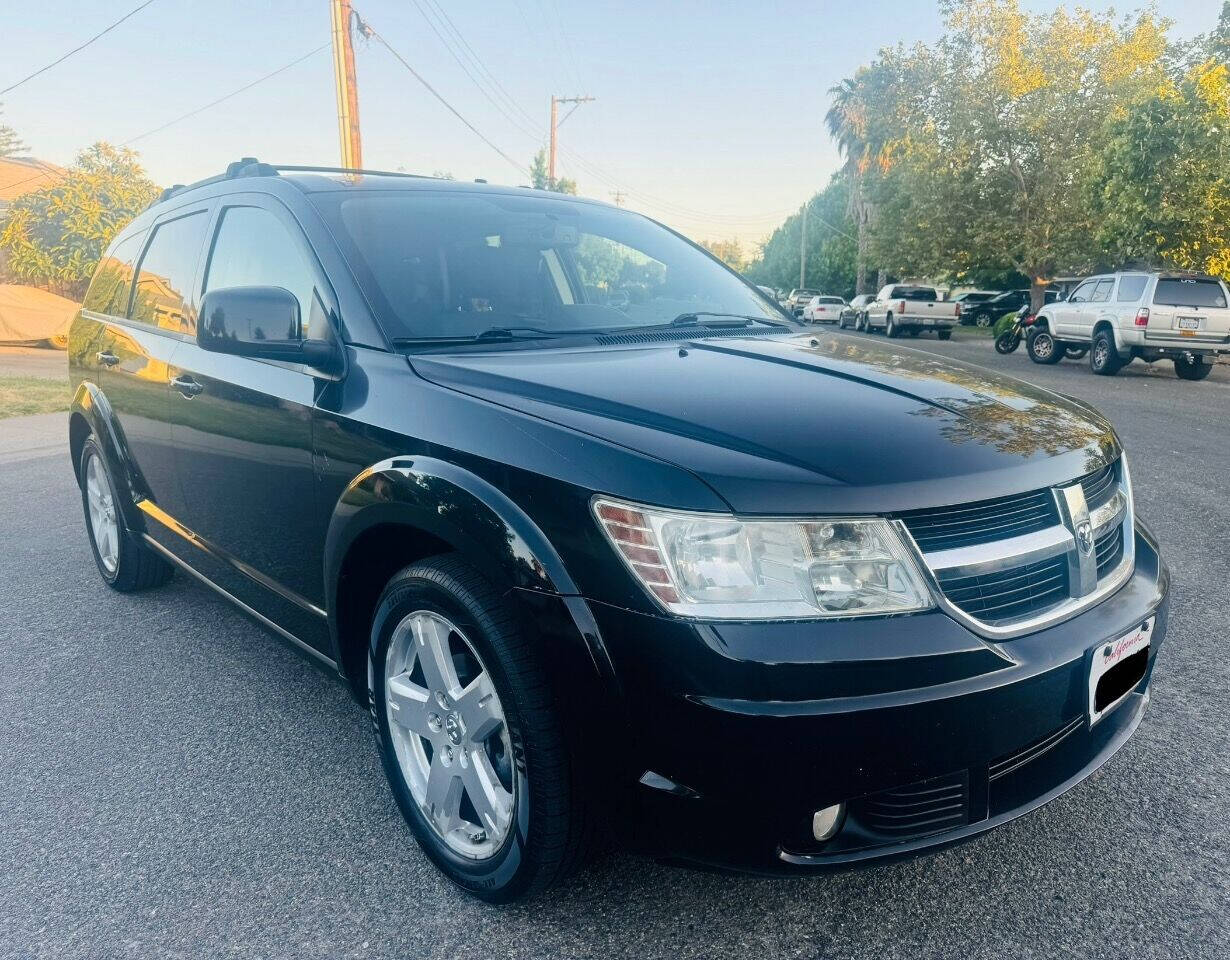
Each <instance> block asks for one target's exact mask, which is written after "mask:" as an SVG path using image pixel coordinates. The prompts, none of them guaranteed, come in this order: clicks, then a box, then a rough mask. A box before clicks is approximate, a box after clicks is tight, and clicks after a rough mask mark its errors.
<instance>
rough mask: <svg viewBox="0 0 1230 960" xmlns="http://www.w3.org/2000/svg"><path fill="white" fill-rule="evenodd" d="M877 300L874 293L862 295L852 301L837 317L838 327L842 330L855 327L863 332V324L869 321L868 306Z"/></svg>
mask: <svg viewBox="0 0 1230 960" xmlns="http://www.w3.org/2000/svg"><path fill="white" fill-rule="evenodd" d="M873 300H875V294H874V293H860V294H859V295H858V296H857V297H855V298H854V299H853V300H851V301H850V302H849V303H848V304H846V307H845V309H844V310H842V311H841V313H840V314H839V315H838V317H837V326H839V327H840V328H841V329H842V330H845V329H846V328H847V327H855V328H856V329H859V330H861V329H862V328H863V322H864V321H865V320H866V319H867V317H866V313H867V304H869V303H871V302H872V301H873Z"/></svg>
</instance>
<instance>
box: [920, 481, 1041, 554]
mask: <svg viewBox="0 0 1230 960" xmlns="http://www.w3.org/2000/svg"><path fill="white" fill-rule="evenodd" d="M901 520H902V522H904V523H905V525H906V527H907V528H908V529H909V531H910V535H911V536H912V537H913V538H914V542H915V543H917V544H918V547H919V549H920V550H922V551H923V552H928V551H931V550H951V549H953V548H954V547H968V546H972V545H974V544H978V543H990V542H992V541H994V540H1004V539H1006V538H1008V537H1015V536H1019V535H1021V534H1023V533H1032V532H1033V531H1035V530H1045V529H1046V528H1047V527H1053V526H1054V525H1055V524H1057V523H1058V522H1059V511H1058V509H1057V507H1056V506H1055V498H1054V497H1053V496H1052V495H1051V492H1050V491H1049V490H1037V491H1035V492H1033V493H1027V494H1024V495H1023V496H1018V497H999V498H997V499H995V500H983V501H981V502H979V503H970V504H964V505H962V506H956V507H942V508H940V509H937V510H915V511H912V512H910V513H905V514H902V515H901Z"/></svg>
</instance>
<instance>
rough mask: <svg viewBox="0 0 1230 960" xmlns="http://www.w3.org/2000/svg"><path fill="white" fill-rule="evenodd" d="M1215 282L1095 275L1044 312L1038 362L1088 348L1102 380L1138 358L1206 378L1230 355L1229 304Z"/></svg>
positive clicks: (1036, 339) (1035, 342)
mask: <svg viewBox="0 0 1230 960" xmlns="http://www.w3.org/2000/svg"><path fill="white" fill-rule="evenodd" d="M1228 302H1230V297H1228V296H1227V292H1226V285H1225V284H1224V283H1223V282H1222V281H1221V280H1219V279H1217V278H1216V277H1208V276H1201V275H1196V274H1180V273H1145V272H1139V271H1125V272H1122V273H1108V274H1101V275H1099V276H1096V277H1090V278H1089V279H1087V280H1084V281H1082V282H1081V283H1080V285H1079V286H1077V287H1076V288H1075V289H1074V290H1073V291H1072V293H1071V295H1070V296H1069V297H1068V298H1067V299H1066V300H1060V301H1057V302H1055V303H1049V304H1047V305H1046V306H1045V307H1043V308H1042V309H1041V310H1039V311H1038V318H1037V320H1035V322H1034V325H1033V330H1032V332H1031V333H1030V336H1029V340H1028V343H1027V348H1028V350H1029V356H1030V358H1031V359H1032V360H1033V361H1034V362H1035V363H1058V362H1059V361H1060V360H1062V359H1063V357H1064V355H1065V354H1066V353H1067V352H1068V350H1069V348H1071V349H1072V350H1073V351H1074V352H1075V351H1076V350H1078V349H1080V348H1082V347H1084V348H1087V349H1088V350H1089V368H1090V369H1091V370H1092V371H1093V372H1094V373H1098V374H1102V375H1103V376H1110V375H1111V374H1114V373H1116V372H1118V370H1119V368H1120V367H1122V366H1123V365H1124V364H1127V363H1131V362H1132V360H1133V359H1135V358H1137V357H1139V358H1140V359H1142V360H1145V361H1146V362H1149V363H1152V362H1153V361H1154V360H1160V359H1163V358H1166V359H1170V360H1173V361H1174V369H1175V373H1176V374H1178V375H1179V377H1181V378H1182V379H1184V380H1203V379H1204V378H1205V377H1207V376H1208V375H1209V374H1210V373H1211V372H1212V370H1213V361H1214V359H1215V357H1216V356H1217V355H1218V354H1230V307H1228V306H1227V303H1228Z"/></svg>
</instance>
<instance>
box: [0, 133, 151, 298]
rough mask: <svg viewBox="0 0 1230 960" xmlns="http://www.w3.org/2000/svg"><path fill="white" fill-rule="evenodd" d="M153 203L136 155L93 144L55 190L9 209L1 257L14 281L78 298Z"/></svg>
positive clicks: (1, 226) (0, 230)
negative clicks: (119, 238)
mask: <svg viewBox="0 0 1230 960" xmlns="http://www.w3.org/2000/svg"><path fill="white" fill-rule="evenodd" d="M157 195H158V188H157V187H156V186H155V185H154V183H153V182H152V181H151V180H150V179H149V178H148V177H147V176H146V175H145V171H144V170H143V169H142V168H141V166H140V165H139V164H138V163H137V155H136V153H134V152H133V151H132V150H127V149H123V148H116V147H113V146H111V145H110V144H108V143H103V142H99V143H95V144H94V145H93V146H91V147H90V148H88V149H87V150H84V151H82V152H81V153H80V154H79V155H78V156H77V159H76V161H75V163H74V164H73V166H72V167H70V168H69V169H68V170H67V171H66V172H65V175H64V177H63V179H62V180H61V181H60V182H59V183H58V184H56V185H55V186H53V187H47V188H45V189H43V190H36V191H33V192H31V193H27V194H24V195H22V196H20V197H18V198H17V199H16V200H14V201H13V203H12V205H11V206H10V207H9V208H8V210H6V211H5V215H4V218H3V219H2V220H0V253H3V254H5V255H6V256H7V261H8V270H9V272H10V273H12V274H13V275H14V276H16V277H17V278H19V279H21V280H23V281H25V282H27V283H32V284H37V285H40V286H45V287H49V288H51V289H53V290H55V291H57V292H59V293H62V294H64V295H66V296H73V297H80V296H81V295H82V294H84V293H85V288H86V286H87V285H88V283H89V281H90V277H91V276H92V275H93V273H94V268H95V267H96V266H97V264H98V260H99V258H100V257H101V256H102V252H103V250H104V249H106V246H107V244H108V243H110V242H111V238H112V237H114V236H115V234H116V233H117V232H118V231H119V230H120V229H121V228H122V227H123V226H124V225H125V224H126V223H128V221H130V220H131V219H132V218H133V217H135V216H136V215H137V214H138V213H140V212H141V211H142V210H143V209H145V208H146V207H147V206H149V204H150V203H151V202H152V201H153V200H154V198H155V197H156V196H157Z"/></svg>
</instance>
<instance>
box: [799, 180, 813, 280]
mask: <svg viewBox="0 0 1230 960" xmlns="http://www.w3.org/2000/svg"><path fill="white" fill-rule="evenodd" d="M809 206H811V202H810V201H808V202H807V203H805V204H803V229H802V231H801V232H800V233H799V289H800V290H802V289H803V288H804V287H805V286H807V283H806V281H805V280H804V279H803V275H804V274H805V273H806V272H807V208H808V207H809Z"/></svg>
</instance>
